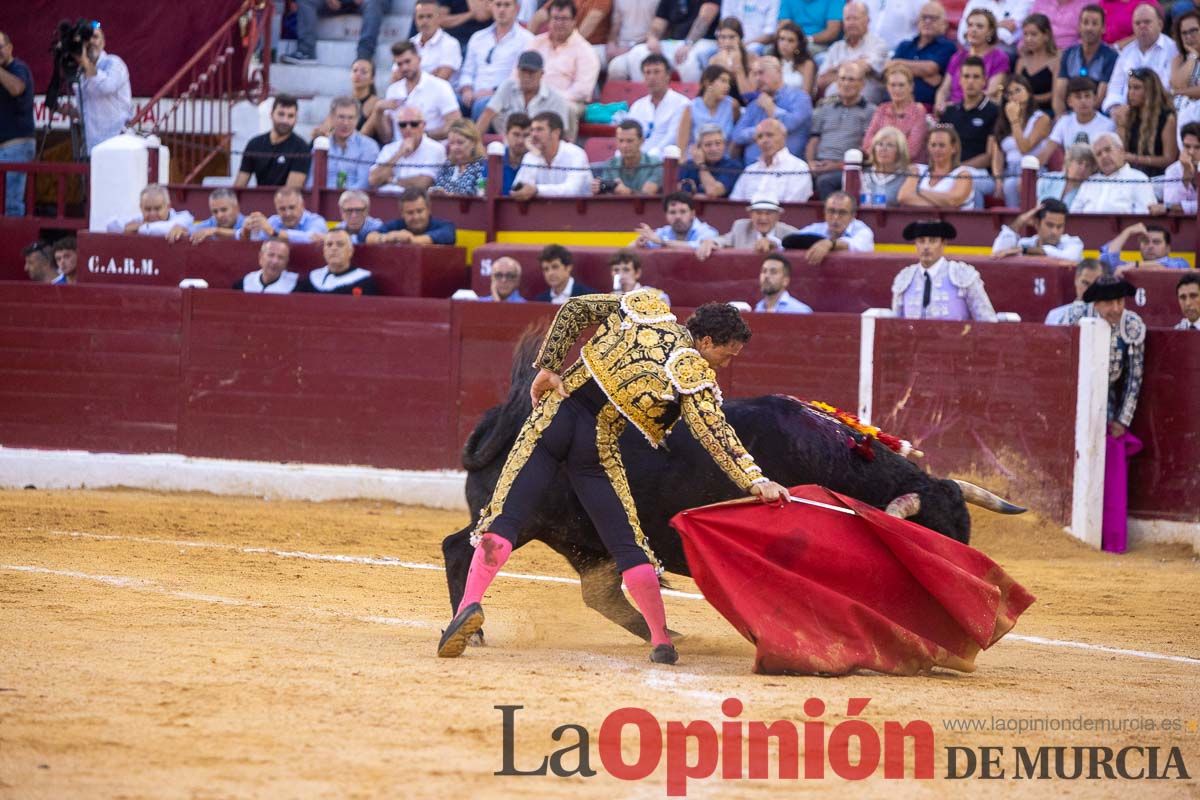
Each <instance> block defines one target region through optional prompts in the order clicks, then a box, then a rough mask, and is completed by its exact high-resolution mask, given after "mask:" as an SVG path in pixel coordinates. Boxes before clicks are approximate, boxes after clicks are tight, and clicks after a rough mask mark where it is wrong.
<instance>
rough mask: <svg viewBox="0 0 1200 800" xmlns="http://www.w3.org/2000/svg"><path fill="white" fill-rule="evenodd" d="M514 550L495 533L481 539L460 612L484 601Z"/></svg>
mask: <svg viewBox="0 0 1200 800" xmlns="http://www.w3.org/2000/svg"><path fill="white" fill-rule="evenodd" d="M512 548H513V546H512V542H510V541H508V539H505V538H504V537H503V536H499V535H497V534H495V533H485V534H484V535H483V536H482V537H481V538H480V541H479V546H478V547H476V548H475V555H473V556H471V570H470V571H469V572H468V573H467V588H466V589H465V590H464V591H463V597H462V602H460V603H459V604H458V611H462V610H463V609H464V608H466V607H467V606H469V605H471V603H479V602H481V601H482V600H483V593H484V592H486V591H487V588H488V586H490V585H491V583H492V581H493V580H494V579H495V577H496V573H497V572H499V571H500V568H501V567H503V566H504V562H506V561H508V556H509V554H511V553H512ZM661 604H662V602H661V601H659V605H661Z"/></svg>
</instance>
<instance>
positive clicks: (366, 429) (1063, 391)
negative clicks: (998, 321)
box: [0, 282, 1200, 522]
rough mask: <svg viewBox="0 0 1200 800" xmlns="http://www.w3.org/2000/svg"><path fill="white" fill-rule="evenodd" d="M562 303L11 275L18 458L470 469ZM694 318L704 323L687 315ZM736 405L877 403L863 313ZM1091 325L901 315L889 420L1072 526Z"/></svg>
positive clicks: (1142, 429)
mask: <svg viewBox="0 0 1200 800" xmlns="http://www.w3.org/2000/svg"><path fill="white" fill-rule="evenodd" d="M553 310H554V309H553V308H551V307H550V306H548V305H545V304H531V305H498V304H491V303H451V302H448V301H445V300H419V299H401V298H371V297H359V298H355V297H314V296H293V297H274V296H267V297H263V296H251V295H245V294H240V293H234V292H228V291H220V290H209V291H202V292H200V291H187V292H180V291H179V290H178V289H174V288H167V287H141V286H126V287H114V286H66V287H49V286H41V285H33V284H28V283H15V282H0V353H3V356H2V357H0V445H8V446H21V447H47V448H81V449H88V450H93V451H116V452H178V453H184V454H189V455H205V456H215V457H225V458H253V459H265V460H270V461H306V462H318V463H322V462H323V463H353V464H366V465H371V466H379V467H400V468H418V469H430V468H448V467H457V466H459V464H460V460H459V459H460V449H461V445H462V442H463V441H464V440H465V438H466V436H467V434H468V433H469V432H470V430H471V428H472V427H473V425H474V423H475V421H476V420H477V419H478V416H479V415H480V414H481V413H482V412H483V411H484V410H485V409H486V408H488V407H489V406H491V405H492V404H494V403H495V402H497V401H498V400H499V399H500V398H501V397H502V396H503V395H504V394H505V393H506V391H507V386H508V374H509V370H510V367H511V363H512V345H513V343H514V341H515V339H516V337H517V335H518V334H519V332H520V331H521V330H522V329H524V327H525V326H526V325H527V324H528V323H529V322H530V321H533V320H536V319H545V318H547V317H548V316H549V315H550V314H551V313H552V312H553ZM676 312H677V313H678V314H679V315H680V318H681V319H686V317H687V314H688V309H686V308H677V309H676ZM750 324H751V326H752V328H753V330H754V338H753V339H752V340H751V342H750V344H749V345H748V346H747V347H746V349H745V351H744V353H743V355H742V356H741V357H740V358H739V359H738V360H737V361H736V362H735V364H734V366H733V367H732V368H731V369H730V370H727V371H725V374H723V375H722V376H721V381H722V386H723V387H724V388H725V389H726V393H727V394H728V395H729V396H730V397H744V396H752V395H758V394H767V393H772V392H780V393H787V394H793V395H796V396H798V397H804V398H813V399H823V400H826V401H828V402H831V403H833V404H834V405H837V406H840V407H842V408H846V409H853V408H855V407H856V404H857V392H858V332H859V329H860V328H859V326H860V321H859V319H858V317H856V316H842V315H836V314H824V315H821V316H820V317H784V316H768V315H752V316H751V317H750ZM1077 335H1078V334H1077V332H1076V331H1074V330H1072V329H1065V328H1047V327H1043V326H1040V325H1034V324H1028V325H963V324H959V323H919V324H918V323H912V322H906V321H903V320H880V321H879V322H878V323H877V328H876V350H875V360H874V367H873V371H872V374H873V381H874V387H875V390H874V394H873V398H874V413H873V421H874V422H876V424H879V425H881V426H882V427H884V428H885V429H888V430H891V431H893V432H895V433H897V434H901V435H905V436H907V437H909V438H912V439H913V441H914V442H916V443H917V444H918V446H921V447H923V448H924V449H926V450H927V452H928V453H929V458H928V462H927V466H928V468H929V469H930V470H932V471H935V472H938V473H941V474H945V473H947V472H968V471H977V472H979V473H980V474H982V475H984V476H994V475H997V474H999V475H1002V476H1003V475H1007V476H1010V480H1009V485H1008V487H1003V486H1002V484H1003V481H992V480H990V479H989V483H994V485H996V486H997V487H998V488H1003V489H1005V490H1006V491H1009V492H1011V494H1012V496H1013V497H1014V499H1017V500H1019V501H1021V502H1025V503H1029V504H1030V505H1031V506H1032V507H1034V508H1036V509H1038V510H1039V511H1041V512H1042V513H1044V514H1047V515H1048V516H1049V517H1050V518H1052V519H1055V520H1058V521H1060V522H1065V521H1066V520H1067V517H1068V516H1069V511H1070V485H1071V479H1072V473H1071V470H1072V459H1073V452H1074V449H1073V448H1074V424H1073V420H1074V403H1075V399H1074V395H1075V392H1074V376H1075V374H1076V372H1077V366H1076V364H1075V352H1076V345H1075V342H1076V338H1075V337H1076V336H1077ZM1146 367H1147V369H1146V382H1145V386H1144V388H1143V391H1142V398H1141V404H1140V407H1139V410H1138V414H1137V416H1136V418H1135V424H1134V431H1135V433H1137V434H1138V435H1139V436H1141V437H1142V438H1143V440H1144V441H1146V443H1147V450H1146V452H1145V453H1144V454H1143V455H1141V456H1139V457H1138V459H1136V460H1135V461H1134V463H1133V472H1132V475H1133V479H1132V480H1133V484H1132V490H1131V508H1132V509H1133V512H1134V513H1136V514H1137V515H1139V516H1144V517H1152V518H1166V519H1172V520H1189V521H1200V491H1198V489H1200V486H1198V485H1197V484H1198V482H1200V473H1197V471H1196V469H1195V465H1196V464H1197V463H1200V428H1198V426H1197V424H1196V416H1195V409H1196V408H1198V407H1200V337H1196V336H1194V335H1193V336H1188V335H1187V333H1186V332H1178V333H1175V332H1170V331H1154V332H1152V333H1151V335H1150V337H1149V339H1148V343H1147V364H1146Z"/></svg>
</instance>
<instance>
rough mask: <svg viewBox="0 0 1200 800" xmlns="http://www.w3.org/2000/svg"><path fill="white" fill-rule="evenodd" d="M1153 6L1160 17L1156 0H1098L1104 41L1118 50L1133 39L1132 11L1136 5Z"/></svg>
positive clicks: (1159, 9) (1160, 10)
mask: <svg viewBox="0 0 1200 800" xmlns="http://www.w3.org/2000/svg"><path fill="white" fill-rule="evenodd" d="M1141 5H1148V6H1154V8H1155V9H1156V10H1157V11H1158V15H1159V17H1160V18H1161V17H1162V9H1161V8H1160V7H1159V5H1158V2H1157V0H1100V7H1101V8H1103V9H1104V41H1106V42H1108V43H1109V44H1111V45H1112V46H1113V47H1115V48H1117V49H1118V50H1119V49H1121V48H1122V47H1124V46H1125V45H1126V44H1128V43H1129V42H1130V41H1132V40H1133V12H1134V11H1136V10H1137V7H1138V6H1141Z"/></svg>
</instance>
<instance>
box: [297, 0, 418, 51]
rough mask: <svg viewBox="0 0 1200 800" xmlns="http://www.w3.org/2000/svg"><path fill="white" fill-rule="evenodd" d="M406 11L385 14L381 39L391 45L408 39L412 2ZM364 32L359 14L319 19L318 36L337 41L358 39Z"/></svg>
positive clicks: (380, 32) (380, 31)
mask: <svg viewBox="0 0 1200 800" xmlns="http://www.w3.org/2000/svg"><path fill="white" fill-rule="evenodd" d="M406 5H408V6H409V8H408V10H407V11H406V12H404V13H394V14H385V15H384V17H383V24H382V26H381V27H380V29H379V41H380V42H387V44H388V45H389V46H390V45H391V44H392V42H394V41H396V40H397V39H407V38H408V31H409V29H410V28H411V27H412V6H411V3H409V4H406ZM361 32H362V16H361V15H359V14H341V15H339V16H336V17H322V18H321V19H320V20H318V21H317V38H318V39H328V40H335V41H352V42H356V41H358V36H359V34H360V33H361Z"/></svg>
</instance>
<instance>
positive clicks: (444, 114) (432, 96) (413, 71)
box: [369, 41, 462, 144]
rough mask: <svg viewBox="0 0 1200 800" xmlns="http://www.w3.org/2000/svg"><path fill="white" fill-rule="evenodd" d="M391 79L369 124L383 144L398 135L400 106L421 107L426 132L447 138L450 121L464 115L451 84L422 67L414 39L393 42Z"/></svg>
mask: <svg viewBox="0 0 1200 800" xmlns="http://www.w3.org/2000/svg"><path fill="white" fill-rule="evenodd" d="M392 62H393V67H392V79H393V81H394V82H393V83H392V84H391V85H390V86H388V88H387V93H386V94H385V95H384V99H383V100H380V101H379V102H378V103H376V104H375V111H373V112H372V114H371V122H370V123H369V124H370V125H371V127H372V130H373V131H374V136H375V138H376V139H378V140H379V142H380V143H382V144H388V143H389V142H391V141H392V140H393V139H396V138H398V137H399V135H400V132H399V130H398V126H397V125H396V123H397V121H398V120H399V117H398V115H397V113H396V110H397V109H400V108H413V107H415V108H419V109H420V110H421V118H422V119H423V120H425V128H426V133H425V135H426V136H428V137H429V138H431V139H445V138H446V135H447V133H449V131H450V123H452V122H454V120H456V119H460V118H461V117H462V113H461V112H460V111H459V110H458V98H457V97H456V96H455V95H454V89H452V88H451V86H450V84H449V83H447V82H446V81H444V80H442V79H441V78H439V77H438V76H436V75H430V74H429V73H427V72H423V71H422V70H421V56H420V54H419V53H418V52H417V48H416V47H415V46H413V43H412V42H405V41H401V42H396V43H395V44H394V45H392Z"/></svg>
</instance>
